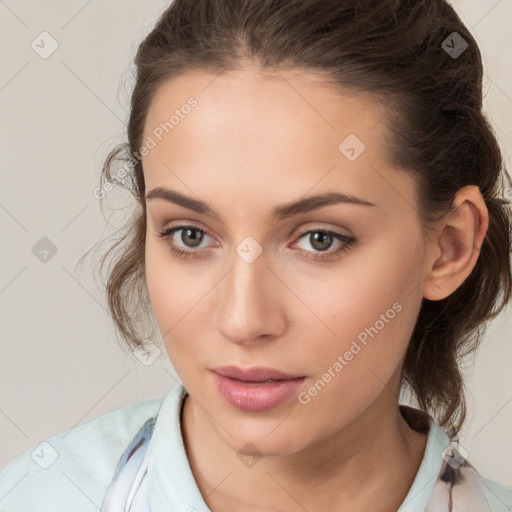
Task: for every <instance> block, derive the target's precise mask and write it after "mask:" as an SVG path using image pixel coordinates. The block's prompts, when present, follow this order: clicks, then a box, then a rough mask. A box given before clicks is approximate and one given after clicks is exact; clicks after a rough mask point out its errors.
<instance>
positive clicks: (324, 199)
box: [146, 187, 375, 221]
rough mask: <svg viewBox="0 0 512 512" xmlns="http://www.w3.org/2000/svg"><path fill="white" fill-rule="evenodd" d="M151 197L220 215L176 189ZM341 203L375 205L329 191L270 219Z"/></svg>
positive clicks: (157, 191)
mask: <svg viewBox="0 0 512 512" xmlns="http://www.w3.org/2000/svg"><path fill="white" fill-rule="evenodd" d="M150 199H164V200H165V201H168V202H169V203H174V204H177V205H178V206H183V207H184V208H188V209H189V210H193V211H195V212H197V213H200V214H202V215H207V216H209V217H213V218H216V219H219V216H218V214H217V213H216V212H215V210H213V209H212V208H211V207H210V206H208V205H207V204H206V203H205V202H204V201H201V200H198V199H193V198H191V197H188V196H185V195H183V194H180V193H179V192H176V191H175V190H169V189H167V188H164V187H156V188H154V189H153V190H151V191H150V192H148V193H147V195H146V200H150ZM339 203H345V204H354V205H359V206H375V204H374V203H371V202H369V201H365V200H363V199H359V198H357V197H355V196H352V195H347V194H342V193H340V192H327V193H325V194H320V195H316V196H310V197H305V198H303V199H299V200H297V201H293V202H290V203H286V204H282V205H279V206H277V207H275V208H274V209H273V210H272V212H271V214H270V220H271V221H277V220H282V219H285V218H288V217H292V216H293V215H297V214H299V213H307V212H310V211H313V210H317V209H319V208H323V207H324V206H329V205H333V204H339Z"/></svg>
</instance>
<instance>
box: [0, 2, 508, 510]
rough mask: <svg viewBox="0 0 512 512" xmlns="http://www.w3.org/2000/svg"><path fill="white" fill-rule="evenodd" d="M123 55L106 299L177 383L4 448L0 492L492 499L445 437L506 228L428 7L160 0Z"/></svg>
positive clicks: (477, 133) (504, 502)
mask: <svg viewBox="0 0 512 512" xmlns="http://www.w3.org/2000/svg"><path fill="white" fill-rule="evenodd" d="M136 66H137V81H136V84H135V88H134V91H133V94H132V102H131V105H132V109H131V115H130V120H129V125H128V143H127V144H125V145H121V146H119V147H118V148H116V149H115V150H114V151H113V152H112V153H111V154H110V155H109V157H108V159H107V161H106V164H105V167H104V175H103V176H104V179H105V181H106V182H115V181H120V178H122V180H124V183H125V184H126V183H127V184H128V186H129V187H130V190H131V191H132V193H133V195H134V197H135V199H136V202H137V212H136V215H135V216H134V218H133V220H132V223H131V224H130V226H128V230H127V232H126V235H125V238H124V239H123V240H122V242H124V243H121V244H120V245H117V246H115V247H119V248H121V251H120V252H119V254H118V256H117V260H116V263H115V265H114V266H113V268H112V270H111V273H110V276H109V282H108V289H107V291H108V298H109V305H110V308H111V311H112V315H113V317H114V320H115V322H116V326H117V328H118V330H119V332H120V333H121V334H122V335H123V337H124V338H125V340H126V341H127V343H128V345H129V346H130V347H131V348H132V349H133V350H135V351H136V353H137V354H138V355H139V357H140V354H141V353H144V352H145V351H149V352H148V357H150V349H151V348H152V347H153V348H154V347H155V345H154V344H153V343H152V342H148V341H147V340H144V336H142V335H141V334H140V332H139V330H140V329H139V327H140V322H141V318H143V315H141V312H142V313H144V312H145V311H146V312H147V313H154V316H155V319H156V322H157V324H158V329H159V331H160V334H161V336H162V340H163V344H164V346H165V349H166V351H167V353H168V355H169V357H170V360H171V362H172V364H173V366H174V368H175V369H176V372H177V374H178V376H179V378H180V380H181V382H180V383H178V385H177V386H175V387H174V388H173V389H172V390H171V391H170V393H169V394H168V395H167V396H166V397H165V398H164V399H162V400H150V401H145V402H141V403H139V404H134V405H132V406H128V407H124V408H122V409H119V410H117V411H113V412H111V413H109V414H107V415H104V416H102V417H100V418H98V419H96V420H94V421H92V422H89V423H88V424H86V425H82V426H80V427H78V428H76V429H74V430H73V431H71V432H66V433H64V434H61V435H60V436H55V437H53V438H51V439H49V440H48V442H47V444H46V445H43V446H40V447H37V449H34V450H32V451H30V452H27V453H26V454H24V455H22V456H20V457H18V458H17V459H16V460H15V461H13V462H12V463H11V464H10V465H9V466H8V467H7V468H6V469H5V470H4V471H3V472H2V474H1V476H0V497H1V496H4V498H3V499H2V501H0V507H1V506H2V505H3V506H4V508H5V510H25V509H27V510H29V509H30V510H35V509H37V510H50V509H51V510H52V511H55V510H64V509H68V508H69V506H70V504H71V503H72V504H73V510H94V509H96V510H98V509H100V507H101V510H102V511H121V510H123V511H124V510H131V511H132V512H134V511H149V510H152V511H153V512H155V511H156V512H160V511H162V512H163V511H169V510H173V511H180V512H181V511H190V512H192V511H207V510H211V511H223V512H224V511H240V510H244V511H295V510H297V511H299V510H307V511H315V510H333V511H348V510H350V511H351V512H359V511H366V510H379V511H382V512H384V511H389V512H391V511H397V510H400V511H402V512H413V511H424V510H425V511H430V512H433V511H435V512H441V511H443V512H444V511H452V510H453V511H455V510H457V511H462V510H464V511H465V512H468V511H479V512H480V511H493V512H494V511H501V510H510V507H512V492H511V491H510V490H509V489H507V488H506V487H504V486H503V485H501V484H499V483H498V482H494V481H491V480H489V479H487V478H485V477H484V476H482V475H481V474H480V473H479V472H478V470H477V469H476V468H475V467H474V466H473V465H472V464H471V462H470V461H469V460H468V459H467V458H466V456H465V450H464V448H463V446H461V445H459V443H458V433H459V432H460V429H461V427H462V425H463V422H464V419H465V401H464V394H463V381H462V376H461V372H460V369H459V363H460V356H461V355H462V354H464V353H469V352H470V351H472V350H474V349H475V348H476V346H477V344H478V341H479V331H478V328H479V327H480V326H481V325H483V324H484V323H485V322H486V321H488V320H489V319H490V318H493V317H494V316H495V315H496V314H497V313H498V312H499V311H500V310H501V309H502V308H503V306H504V305H505V304H506V303H507V302H508V300H509V299H510V293H511V291H510V290H511V273H510V246H511V242H510V210H509V206H508V204H507V202H506V201H505V200H504V199H503V198H502V197H501V194H503V191H502V189H501V187H500V185H501V183H502V182H501V181H500V180H501V179H502V178H503V177H504V176H505V174H504V169H503V165H502V160H501V154H500V150H499V147H498V145H497V142H496V138H495V136H494V134H493V132H492V130H491V128H490V126H489V124H488V122H487V121H486V118H485V116H484V114H483V113H482V74H483V72H482V63H481V57H480V52H479V50H478V47H477V45H476V42H475V40H474V38H473V37H472V36H471V34H470V33H469V31H468V30H467V28H466V27H465V26H464V24H463V23H462V22H461V20H460V19H459V18H458V16H457V15H456V13H455V12H454V11H453V9H452V8H451V7H450V6H449V5H448V4H447V3H446V2H444V1H442V0H428V1H426V0H415V1H412V2H410V1H409V2H406V1H403V0H387V1H382V0H380V1H378V2H377V1H370V0H364V1H361V0H358V1H355V0H347V1H340V0H337V1H334V0H296V1H293V2H290V1H289V0H288V1H285V0H280V1H278V0H261V1H258V2H251V1H249V0H222V1H219V0H200V1H191V0H175V1H174V2H173V3H172V4H171V5H170V6H169V8H168V9H167V10H166V11H165V12H164V13H163V15H162V16H161V18H160V20H159V21H158V23H157V25H156V27H155V28H154V29H153V31H152V32H151V33H150V34H149V35H148V36H147V37H146V39H145V40H144V41H143V42H142V44H141V45H140V47H139V49H138V53H137V56H136ZM116 163H124V164H125V167H123V171H122V175H121V173H120V171H118V170H117V169H116V166H115V164H116ZM126 165H127V167H128V168H129V170H130V172H129V174H128V175H127V173H126V172H125V169H126V168H127V167H126ZM126 178H127V179H126ZM403 390H405V391H407V390H408V391H409V392H411V394H412V396H413V398H414V399H415V400H416V401H417V403H418V407H419V408H413V407H408V406H405V405H401V404H399V396H400V393H401V391H403ZM68 434H69V435H68ZM51 450H54V451H55V452H56V453H57V456H58V457H57V458H56V457H55V454H53V457H51V456H49V454H52V451H51ZM38 457H39V459H41V460H43V461H44V460H47V461H50V460H51V459H52V458H53V459H54V460H58V459H60V460H59V461H58V462H52V463H50V464H48V463H46V464H43V465H46V468H44V469H43V468H42V467H40V468H35V467H34V462H37V458H38ZM24 474H26V475H27V479H26V480H25V481H22V480H20V478H22V477H23V475H24ZM77 489H79V491H80V492H79V493H78V492H77ZM84 496H85V497H86V498H87V499H84ZM2 510H3V509H2Z"/></svg>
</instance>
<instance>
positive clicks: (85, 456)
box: [0, 398, 163, 512]
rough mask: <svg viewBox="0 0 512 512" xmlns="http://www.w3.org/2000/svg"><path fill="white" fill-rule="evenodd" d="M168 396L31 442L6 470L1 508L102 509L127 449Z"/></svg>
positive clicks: (5, 511)
mask: <svg viewBox="0 0 512 512" xmlns="http://www.w3.org/2000/svg"><path fill="white" fill-rule="evenodd" d="M162 400H163V399H162V398H155V399H150V400H145V401H142V402H138V403H135V404H131V405H127V406H124V407H121V408H119V409H116V410H114V411H111V412H109V413H106V414H104V415H102V416H99V417H98V418H96V419H94V420H92V421H89V422H88V423H84V424H82V425H79V426H77V427H75V428H72V429H70V430H67V431H65V432H62V433H60V434H56V435H54V436H52V437H49V438H48V439H46V440H44V441H42V442H41V443H38V444H37V445H34V446H32V447H31V448H29V449H28V450H27V451H25V452H24V453H22V454H21V455H19V456H18V457H16V458H15V459H14V460H12V461H11V462H10V463H9V464H8V465H7V466H6V467H5V468H4V469H3V470H2V471H1V472H0V510H1V511H2V512H11V511H12V512H14V511H15V512H25V511H27V512H28V511H33V510H38V511H40V512H46V511H50V510H51V511H52V512H57V511H60V510H69V504H70V503H73V510H74V511H76V512H81V511H86V510H87V511H88V510H96V511H97V510H99V508H100V507H101V502H102V499H103V495H104V493H105V491H106V489H107V487H108V484H109V483H110V479H111V478H112V475H113V473H114V471H115V469H116V466H117V463H118V461H119V459H120V457H121V456H122V454H123V451H124V449H125V448H126V446H127V445H128V443H129V442H130V441H131V439H133V437H134V436H135V434H136V433H137V432H138V430H139V429H140V428H141V427H142V426H143V425H144V423H145V422H146V421H147V420H148V419H149V418H150V417H153V416H156V415H157V414H158V410H159V408H160V405H161V403H162Z"/></svg>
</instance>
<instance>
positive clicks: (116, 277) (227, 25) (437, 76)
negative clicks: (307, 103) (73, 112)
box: [101, 0, 512, 436]
mask: <svg viewBox="0 0 512 512" xmlns="http://www.w3.org/2000/svg"><path fill="white" fill-rule="evenodd" d="M453 32H456V33H457V34H458V35H455V36H454V35H453ZM449 36H450V37H451V38H452V39H450V37H449ZM453 37H456V38H457V39H456V40H457V41H462V40H461V39H459V37H462V39H463V41H465V42H466V43H467V45H468V46H467V48H466V49H465V51H463V52H462V53H461V54H460V55H456V56H454V55H453V53H452V54H450V53H449V52H448V51H447V50H448V49H449V48H453V47H454V45H455V43H454V39H453ZM443 41H448V42H449V43H448V45H447V46H446V43H443ZM457 44H459V43H457ZM459 47H461V46H460V45H459ZM246 60H250V61H251V62H253V63H256V64H257V65H259V66H260V68H261V69H262V70H267V69H268V70H274V69H292V68H296V69H307V70H310V71H314V72H317V73H320V74H322V76H324V77H325V79H326V80H328V81H330V82H332V84H335V85H339V86H341V87H344V88H348V89H350V90H353V91H354V90H355V91H362V92H365V93H369V94H371V95H373V96H374V97H376V98H380V99H381V101H384V102H386V104H387V105H388V106H389V107H388V112H387V115H386V116H385V119H383V122H385V123H387V126H388V127H389V129H390V130H389V132H390V133H391V136H392V139H391V140H389V148H390V153H391V154H390V160H391V162H392V163H394V164H396V165H398V166H399V167H400V168H402V169H404V171H407V172H410V173H412V176H413V177H414V178H415V180H416V182H417V184H418V185H419V190H420V194H419V198H418V200H419V202H420V204H419V212H418V213H419V215H420V218H421V220H422V222H423V228H424V230H425V233H428V230H429V228H430V226H431V225H432V222H433V221H435V220H436V219H439V218H441V217H442V216H443V215H444V214H445V213H447V212H448V211H449V210H450V209H451V208H452V203H453V199H454V196H455V193H456V192H457V190H459V189H460V188H462V187H464V186H466V185H476V186H478V187H479V189H480V191H481V193H482V195H483V197H484V199H485V203H486V205H487V208H488V211H489V228H488V231H487V234H486V237H485V240H484V243H483V246H482V248H481V253H480V256H479V259H478V261H477V263H476V266H475V268H474V269H473V271H472V273H471V274H470V276H469V277H468V278H467V279H466V280H465V282H464V283H463V284H462V285H461V286H460V287H459V288H458V289H457V290H456V291H454V292H453V293H452V294H451V295H449V296H448V297H446V298H445V299H443V300H439V301H429V300H427V299H423V302H422V306H421V311H420V314H419V317H418V319H417V324H416V326H415V329H414V332H413V334H412V337H411V340H410V344H409V347H408V350H407V354H406V358H405V363H404V368H403V382H404V383H405V384H408V386H409V391H411V392H412V393H413V396H414V397H415V399H416V400H417V402H418V404H419V406H420V407H421V408H422V409H423V410H425V411H427V412H428V413H429V414H431V415H432V416H433V417H434V418H435V419H436V421H437V422H438V423H439V424H440V425H441V426H442V427H443V428H445V430H446V431H447V432H448V434H449V435H450V436H454V435H456V434H458V432H459V430H460V428H461V427H462V425H463V422H464V419H465V416H466V404H465V397H464V384H463V379H462V375H461V372H460V368H459V362H460V361H461V357H463V356H464V355H466V354H469V353H470V352H472V351H474V350H476V348H477V346H478V344H479V342H480V339H481V336H482V334H483V333H484V329H485V322H486V321H487V320H489V319H491V318H493V317H494V316H496V315H497V314H498V313H499V312H500V311H501V310H502V309H503V307H504V306H505V304H506V303H507V302H508V301H509V299H510V295H511V282H512V276H511V273H510V247H511V226H510V206H509V202H508V201H506V200H505V199H504V198H503V197H501V194H502V193H503V186H504V185H503V184H504V181H500V180H503V179H507V180H508V186H510V178H509V176H508V174H507V173H506V170H505V168H504V166H503V162H502V156H501V153H500V149H499V146H498V143H497V141H496V137H495V135H494V133H493V129H492V128H491V126H490V124H489V122H488V120H487V119H486V117H485V115H484V113H483V112H482V79H483V68H482V61H481V55H480V51H479V49H478V46H477V44H476V42H475V39H474V38H473V37H472V35H471V34H470V32H469V31H468V29H467V28H466V27H465V25H464V24H463V23H462V21H461V20H460V18H459V17H458V16H457V14H456V13H455V12H454V10H453V9H452V7H450V5H448V4H447V3H446V2H445V1H443V0H258V1H254V0H174V2H173V3H172V4H171V5H170V6H169V7H168V8H167V10H166V11H165V12H164V13H163V14H162V15H161V17H160V18H159V20H158V22H157V23H156V26H155V27H154V29H153V30H152V31H151V32H150V33H149V35H148V36H147V37H146V38H145V39H144V41H143V42H142V43H141V44H140V46H139V48H138V51H137V54H136V57H135V65H136V83H135V87H134V90H133V93H132V97H131V111H130V118H129V123H128V142H127V143H124V144H120V145H118V146H117V147H116V148H115V149H114V150H112V151H111V152H110V154H109V155H108V157H107V159H106V162H105V164H104V167H103V172H102V187H104V185H103V183H106V182H108V183H119V184H120V185H122V186H123V187H125V188H127V189H128V190H129V191H130V192H131V194H133V196H134V197H135V198H136V199H137V201H138V203H139V205H140V206H141V209H140V210H137V212H136V213H134V215H133V216H132V217H131V219H130V221H129V222H128V224H127V225H126V226H125V233H124V235H123V236H122V238H121V239H120V240H118V241H117V242H116V243H115V244H114V245H113V246H112V247H111V248H110V249H109V251H108V252H107V253H106V254H105V255H104V257H103V259H102V265H101V266H102V267H103V264H104V261H105V258H106V257H107V256H108V255H109V254H110V253H111V252H113V254H114V255H115V256H116V258H115V260H114V262H113V267H112V269H111V271H109V275H108V283H107V296H108V304H109V308H110V311H111V314H112V316H113V319H114V322H115V326H116V329H117V332H118V333H120V334H121V335H122V337H123V338H124V339H125V341H126V342H127V343H128V346H129V347H131V348H132V349H133V348H136V347H138V346H140V345H141V344H142V343H143V339H144V336H143V335H141V329H142V323H143V320H144V319H145V318H148V315H150V314H151V307H150V302H149V298H148V294H147V288H146V283H145V274H144V243H145V231H146V210H145V198H144V195H145V184H144V176H143V170H142V163H141V161H140V158H137V159H136V158H134V155H138V150H139V149H140V148H141V146H142V145H143V140H142V138H143V129H144V122H145V119H146V115H147V113H148V109H149V106H150V104H151V101H152V98H153V97H154V95H155V93H156V91H157V90H158V88H159V87H160V86H161V85H162V84H163V83H165V82H166V81H168V80H170V79H172V78H175V77H177V76H179V75H181V74H184V73H186V72H187V71H192V70H203V71H209V72H212V73H215V74H217V73H220V72H222V71H223V70H226V69H228V70H229V69H236V68H237V67H240V66H241V64H242V63H243V61H246ZM119 163H123V164H125V165H126V164H128V165H129V169H130V172H129V174H128V176H127V178H126V179H124V180H123V181H121V182H120V181H119V178H118V177H116V176H115V172H114V168H115V167H116V165H117V164H119ZM508 190H510V189H508ZM139 327H140V328H139Z"/></svg>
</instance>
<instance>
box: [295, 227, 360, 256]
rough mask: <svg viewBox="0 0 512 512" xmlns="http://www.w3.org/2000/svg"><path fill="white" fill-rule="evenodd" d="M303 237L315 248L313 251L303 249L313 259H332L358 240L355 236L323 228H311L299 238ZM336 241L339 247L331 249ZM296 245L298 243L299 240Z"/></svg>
mask: <svg viewBox="0 0 512 512" xmlns="http://www.w3.org/2000/svg"><path fill="white" fill-rule="evenodd" d="M302 239H305V240H306V241H307V243H308V244H309V245H310V246H311V247H312V248H313V251H311V250H309V249H303V251H304V252H305V253H307V254H306V257H307V258H309V259H313V260H322V259H330V258H333V257H336V256H338V255H339V254H340V253H341V252H343V251H347V250H348V249H350V248H351V247H352V246H353V245H354V243H355V241H356V239H355V238H354V237H351V236H346V235H342V234H341V233H337V232H336V231H328V230H323V229H310V230H309V231H306V232H305V233H302V235H301V236H300V238H299V240H302ZM334 242H338V244H339V245H338V247H337V248H336V249H334V250H331V251H329V250H328V249H329V247H331V246H332V245H333V243H334ZM294 245H297V242H296V243H295V244H294ZM317 251H319V252H317ZM322 253H324V254H322Z"/></svg>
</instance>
